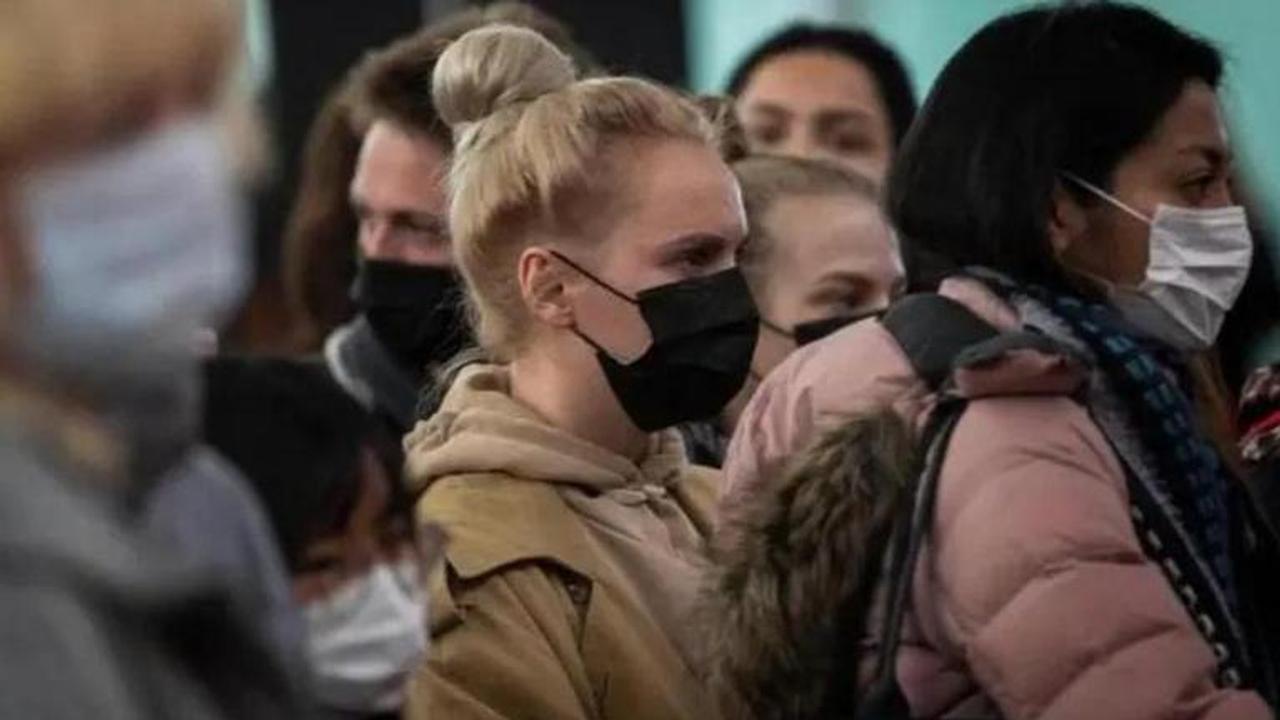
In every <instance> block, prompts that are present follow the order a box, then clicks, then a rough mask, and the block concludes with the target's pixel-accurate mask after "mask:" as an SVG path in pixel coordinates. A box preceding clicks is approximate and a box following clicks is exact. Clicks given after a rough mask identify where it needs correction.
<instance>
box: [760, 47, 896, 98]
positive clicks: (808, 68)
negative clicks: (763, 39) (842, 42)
mask: <svg viewBox="0 0 1280 720" xmlns="http://www.w3.org/2000/svg"><path fill="white" fill-rule="evenodd" d="M741 99H742V101H743V102H744V103H745V104H746V105H748V106H751V105H756V104H768V105H778V106H782V107H790V106H794V105H800V106H803V107H805V108H809V107H812V106H824V107H830V108H840V107H846V108H850V109H868V108H872V109H873V108H874V107H875V106H876V105H878V103H879V95H878V90H877V88H876V83H875V78H874V77H873V76H872V74H871V73H870V72H869V71H868V70H867V68H866V67H865V66H864V65H862V64H861V63H859V62H857V61H855V60H853V59H851V58H847V57H844V56H841V55H838V54H836V53H834V52H832V51H828V50H797V51H793V52H789V53H785V54H782V55H778V56H775V57H772V58H769V59H768V60H765V61H764V62H762V63H761V64H760V65H759V66H758V67H757V68H756V69H755V71H754V72H752V74H751V77H750V80H749V81H748V82H747V85H746V86H745V87H744V88H743V92H742V98H741Z"/></svg>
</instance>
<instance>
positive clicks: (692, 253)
mask: <svg viewBox="0 0 1280 720" xmlns="http://www.w3.org/2000/svg"><path fill="white" fill-rule="evenodd" d="M719 259H720V248H719V247H715V246H712V245H710V244H707V245H701V246H698V247H694V248H690V249H689V250H686V251H685V252H684V253H683V254H682V255H681V257H680V260H681V262H682V263H684V264H685V265H688V266H689V267H693V268H699V269H700V268H705V267H708V266H710V265H713V264H715V262H716V261H717V260H719Z"/></svg>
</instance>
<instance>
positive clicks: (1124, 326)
mask: <svg viewBox="0 0 1280 720" xmlns="http://www.w3.org/2000/svg"><path fill="white" fill-rule="evenodd" d="M1221 74H1222V63H1221V58H1220V56H1219V54H1218V52H1217V51H1216V50H1215V49H1214V48H1213V47H1212V46H1210V45H1209V44H1207V43H1206V42H1204V41H1202V40H1200V39H1198V38H1196V37H1194V36H1192V35H1190V34H1188V33H1187V32H1185V31H1183V30H1181V29H1179V28H1177V27H1175V26H1173V25H1171V24H1170V23H1168V22H1166V21H1165V20H1163V19H1161V18H1160V17H1159V16H1157V15H1155V14H1153V13H1151V12H1150V11H1147V10H1144V9H1141V8H1138V7H1135V6H1130V5H1120V4H1111V3H1090V4H1084V5H1064V6H1051V7H1043V8H1036V9H1032V10H1027V11H1023V12H1019V13H1016V14H1012V15H1008V16H1005V17H1003V18H1000V19H998V20H996V21H994V22H992V23H990V24H989V25H987V26H986V27H985V28H983V29H982V30H981V31H979V32H978V33H977V35H975V36H974V37H973V38H972V39H970V40H969V41H968V42H967V43H966V44H965V45H964V47H963V48H961V50H960V51H959V52H958V53H957V54H956V55H955V57H953V58H952V59H951V61H950V62H949V63H948V64H947V66H946V68H945V69H944V70H943V72H942V74H941V75H940V77H939V79H938V81H937V84H936V85H935V86H934V89H933V91H932V93H931V95H930V97H929V100H928V102H927V103H926V105H925V108H926V110H925V111H924V113H923V114H922V115H921V116H920V118H918V119H917V121H916V122H917V125H916V126H915V128H914V129H913V131H912V133H911V135H910V136H909V139H908V141H907V143H906V145H905V146H904V147H903V149H902V151H901V153H900V154H899V156H898V158H897V159H896V160H895V166H894V171H893V175H892V178H891V180H890V185H889V188H888V198H889V207H890V217H891V219H892V221H893V222H894V225H895V227H896V228H897V230H898V231H899V232H900V233H901V235H902V237H903V238H904V239H905V240H904V250H905V255H906V260H907V263H906V264H907V274H908V278H909V279H910V281H911V283H912V285H913V286H914V287H916V288H918V289H920V290H925V291H930V290H934V289H935V288H936V292H922V293H921V294H918V295H914V296H908V298H906V299H904V300H903V301H901V302H900V303H898V304H895V306H894V307H893V308H891V309H890V310H889V311H888V312H887V313H886V314H885V316H884V317H883V319H881V320H879V321H866V322H862V323H858V324H856V325H854V326H852V327H850V328H848V329H846V330H843V331H841V332H838V333H836V334H835V335H832V336H831V337H829V338H827V339H826V340H825V341H822V342H819V343H816V344H814V345H812V346H810V347H807V348H802V349H801V350H799V351H798V352H796V353H795V354H793V355H792V356H791V357H790V358H788V360H786V361H785V362H783V363H782V365H780V366H779V367H778V368H777V369H776V370H775V371H774V373H773V374H772V375H770V377H769V378H768V379H766V381H765V382H764V383H763V384H762V386H761V387H760V388H759V390H758V391H757V393H756V396H755V398H754V399H753V400H752V403H751V405H750V406H749V407H748V408H747V410H746V411H745V413H744V415H743V418H742V421H741V423H740V425H739V427H738V431H737V434H736V435H735V437H734V440H733V444H732V446H731V448H730V452H729V458H728V461H727V462H726V468H727V473H728V477H729V479H730V480H732V481H733V483H732V484H731V486H730V489H729V493H730V494H729V497H728V498H727V501H726V504H725V506H724V508H725V512H726V514H725V516H724V518H723V520H724V523H725V525H724V527H725V529H726V532H725V534H724V535H723V536H722V537H723V539H724V540H725V543H726V547H724V548H723V550H724V553H723V554H722V556H721V560H722V564H721V566H720V567H721V569H720V572H719V577H718V581H717V582H716V583H715V591H716V592H713V594H712V595H711V601H710V605H711V607H710V611H709V612H708V618H709V619H710V622H711V624H712V628H713V633H712V635H713V642H712V644H711V648H710V652H709V661H710V663H711V664H712V667H713V670H712V672H711V675H712V678H713V682H714V683H715V684H716V685H717V687H719V688H720V689H721V690H722V691H723V697H724V698H725V699H726V701H727V702H731V703H741V704H742V705H744V706H745V707H746V708H749V710H748V711H744V714H754V715H755V716H757V717H815V718H816V717H824V718H825V717H841V716H850V715H851V714H852V713H853V712H855V710H856V709H858V708H861V709H862V712H868V709H867V708H868V705H869V704H875V705H876V706H877V707H878V708H879V709H880V710H883V711H886V712H888V711H891V712H892V714H886V715H875V717H907V716H910V717H965V718H979V717H1002V718H1011V719H1012V718H1085V717H1089V718H1094V717H1096V718H1135V719H1137V718H1156V717H1181V718H1222V719H1223V720H1226V719H1227V718H1230V719H1232V720H1244V719H1251V718H1258V719H1261V718H1270V717H1272V713H1271V710H1270V709H1269V708H1268V703H1269V702H1274V701H1275V698H1276V674H1275V671H1276V665H1275V659H1276V655H1275V653H1276V651H1277V648H1280V635H1278V634H1277V624H1278V621H1280V617H1278V616H1277V614H1276V608H1277V607H1280V595H1277V593H1276V591H1277V580H1278V576H1277V572H1276V568H1277V567H1280V559H1278V558H1280V556H1278V555H1277V553H1276V548H1277V544H1276V538H1275V535H1274V532H1273V529H1272V528H1270V527H1268V526H1267V524H1266V522H1265V521H1264V520H1263V518H1261V517H1260V514H1259V512H1258V510H1257V508H1256V506H1255V505H1254V504H1253V503H1252V502H1251V500H1250V497H1249V495H1248V493H1246V492H1244V487H1243V484H1242V483H1241V480H1240V478H1238V477H1236V476H1235V475H1234V474H1233V473H1232V471H1231V469H1230V464H1229V463H1228V462H1226V459H1225V458H1224V457H1223V455H1221V454H1220V453H1219V452H1218V450H1217V448H1216V447H1215V445H1214V444H1213V442H1212V441H1211V440H1210V436H1209V434H1208V432H1207V431H1206V428H1208V427H1211V425H1210V423H1209V422H1207V419H1206V418H1204V417H1202V416H1201V415H1199V414H1198V413H1197V410H1196V407H1197V406H1196V403H1195V399H1196V396H1197V393H1198V391H1199V390H1200V389H1201V387H1202V386H1201V385H1199V384H1198V383H1196V382H1195V380H1194V376H1193V374H1192V373H1191V371H1190V370H1189V368H1190V367H1191V366H1190V364H1189V363H1190V362H1191V361H1192V359H1193V358H1194V356H1195V354H1196V353H1198V352H1200V351H1203V350H1204V349H1206V348H1208V347H1209V346H1211V345H1212V343H1213V342H1214V340H1215V337H1216V335H1217V333H1218V330H1219V327H1220V324H1221V322H1222V318H1223V315H1224V313H1225V312H1226V310H1227V308H1229V307H1230V306H1231V305H1232V303H1233V302H1234V301H1235V299H1236V297H1237V295H1238V294H1239V292H1240V288H1241V286H1242V284H1243V282H1244V279H1245V277H1246V275H1247V273H1248V270H1249V265H1250V257H1251V253H1252V243H1251V240H1250V235H1249V230H1248V224H1247V220H1246V217H1245V212H1244V210H1243V209H1242V208H1240V207H1239V206H1236V205H1235V204H1234V202H1233V198H1232V196H1231V193H1230V189H1229V184H1228V179H1229V177H1230V171H1231V151H1230V146H1229V144H1228V142H1227V137H1226V133H1225V130H1224V125H1223V122H1222V118H1221V113H1220V110H1219V103H1218V96H1217V92H1216V89H1217V88H1218V86H1219V82H1220V81H1221ZM926 448H927V450H928V452H927V453H926ZM911 548H917V549H918V555H917V556H916V557H917V559H916V560H915V561H914V564H912V561H911V558H910V556H909V555H908V554H907V553H908V551H909V550H910V549H911ZM886 555H888V556H889V560H888V561H886ZM898 613H901V614H898ZM859 716H860V717H861V716H863V715H859ZM868 716H869V715H868Z"/></svg>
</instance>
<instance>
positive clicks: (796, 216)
mask: <svg viewBox="0 0 1280 720" xmlns="http://www.w3.org/2000/svg"><path fill="white" fill-rule="evenodd" d="M774 209H775V211H777V212H775V213H770V214H769V215H768V216H767V217H766V220H765V222H766V223H769V224H771V225H773V226H774V227H773V228H771V229H772V230H773V231H774V232H775V237H774V242H775V243H776V244H777V245H778V248H777V250H778V251H779V253H778V254H779V257H780V258H789V259H790V260H791V261H793V262H814V261H818V262H820V263H822V264H832V265H838V266H839V267H840V268H841V269H847V268H851V267H855V266H857V267H867V266H869V267H872V268H879V267H881V266H884V267H885V268H886V269H889V268H892V266H893V265H894V263H893V252H894V249H893V235H892V233H891V231H890V229H889V225H888V223H887V221H886V220H885V219H884V216H883V214H882V213H881V212H880V211H879V210H878V209H877V208H876V207H875V206H874V205H873V204H871V202H870V201H868V200H866V199H864V198H861V197H858V196H856V195H854V194H852V193H842V194H830V195H810V196H796V197H791V198H783V199H781V200H780V201H779V202H778V203H777V204H776V205H775V208H774Z"/></svg>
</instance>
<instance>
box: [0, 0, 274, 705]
mask: <svg viewBox="0 0 1280 720" xmlns="http://www.w3.org/2000/svg"><path fill="white" fill-rule="evenodd" d="M233 8H234V6H233V5H232V4H230V3H225V2H220V1H215V0H163V1H161V0H123V1H121V2H113V3H109V4H97V3H90V4H88V5H85V4H84V3H80V2H72V1H69V0H14V1H12V2H6V3H4V4H3V5H0V47H3V48H4V50H3V52H0V508H3V510H0V513H3V518H2V519H0V548H2V549H3V554H4V557H5V558H6V562H5V564H4V568H3V570H0V616H3V620H2V621H0V627H2V629H0V665H3V667H4V672H3V674H2V675H3V676H2V677H0V716H3V717H14V718H19V717H21V718H83V717H94V718H119V719H121V720H124V719H126V718H130V719H136V718H237V719H239V718H280V717H297V716H298V711H299V708H298V707H297V706H296V705H295V702H294V696H293V695H292V692H291V687H292V686H291V684H290V682H289V680H288V677H287V673H286V671H285V670H286V669H285V668H284V666H283V664H282V661H281V658H280V654H279V653H277V652H273V651H272V649H271V648H270V647H269V642H268V641H267V640H266V639H265V638H264V637H263V635H262V634H261V633H260V632H257V631H256V629H257V627H258V626H257V625H256V624H254V625H250V624H249V622H248V618H247V614H246V612H245V611H246V609H247V608H246V606H245V605H244V604H242V603H240V602H239V601H238V600H237V599H236V598H235V597H233V595H232V588H231V586H230V583H229V576H228V574H227V573H226V572H224V570H225V568H222V567H219V566H217V565H216V564H214V565H210V564H208V563H204V562H196V561H195V560H194V559H193V558H192V556H190V555H188V554H187V553H186V552H185V551H180V552H181V554H179V553H178V552H174V551H173V549H172V548H170V547H168V546H162V545H160V544H157V543H155V541H154V540H153V539H152V538H153V536H152V534H151V533H152V531H151V530H147V531H145V532H144V531H143V530H141V529H140V526H141V522H140V519H139V517H138V515H137V513H136V511H137V510H138V509H139V506H140V505H141V504H142V503H144V502H146V501H147V500H148V498H147V496H148V493H149V492H150V491H151V490H152V489H153V487H154V486H155V485H156V484H157V483H159V482H160V481H161V479H162V478H163V477H164V476H165V475H166V473H170V472H175V468H177V467H178V466H180V465H181V464H182V463H183V462H184V461H185V459H186V458H187V457H188V456H189V454H190V453H191V452H192V449H193V447H194V445H195V440H196V437H197V435H198V415H199V412H198V402H197V401H198V395H199V382H198V381H199V375H198V364H197V361H196V359H195V354H194V352H193V350H192V345H193V344H194V342H195V339H196V337H197V335H198V332H199V331H200V329H201V328H209V327H216V326H217V324H218V323H219V322H220V321H221V320H222V319H224V318H225V316H226V314H227V313H228V312H229V311H231V310H232V309H233V308H234V305H235V303H236V302H237V301H238V299H239V297H240V295H241V293H242V291H243V285H244V281H245V278H246V276H247V272H246V268H245V267H244V263H245V262H246V248H245V247H244V242H245V237H244V232H243V227H242V217H241V216H240V207H239V202H238V200H239V198H238V197H237V192H238V190H237V187H236V183H235V178H234V176H233V173H232V170H231V160H230V158H229V157H228V152H227V149H226V141H227V139H228V138H226V137H225V134H226V129H225V127H224V126H223V125H221V124H220V122H219V121H218V120H217V118H216V116H215V109H216V108H215V101H216V98H218V97H219V96H220V94H221V92H222V78H224V77H225V76H226V73H225V67H226V64H227V63H228V61H229V59H230V56H231V53H230V48H231V47H233V40H234V37H235V33H236V18H235V14H234V10H233ZM205 469H208V467H207V466H206V467H205ZM212 472H217V471H216V470H214V471H212ZM197 482H198V483H203V482H204V481H201V480H198V481H197ZM214 494H215V495H217V492H214ZM236 507H237V508H239V507H242V506H236ZM237 511H238V510H237ZM187 517H188V519H194V517H193V516H190V515H188V516H187ZM241 529H242V528H240V527H236V528H227V529H226V530H228V531H229V532H232V533H233V534H235V533H238V532H239V531H240V530H241ZM210 539H211V540H214V539H217V538H210ZM259 609H261V608H259Z"/></svg>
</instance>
